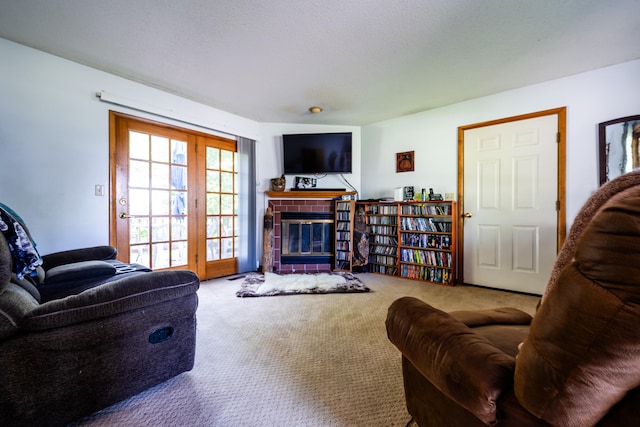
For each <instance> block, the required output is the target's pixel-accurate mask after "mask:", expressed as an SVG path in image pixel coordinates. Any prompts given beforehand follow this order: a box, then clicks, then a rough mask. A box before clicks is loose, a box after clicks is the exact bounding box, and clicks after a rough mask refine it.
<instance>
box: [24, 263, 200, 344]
mask: <svg viewBox="0 0 640 427" xmlns="http://www.w3.org/2000/svg"><path fill="white" fill-rule="evenodd" d="M119 277H122V278H119ZM108 280H109V281H108V283H103V284H100V285H98V286H92V287H91V288H90V289H86V290H84V291H82V292H80V293H78V294H75V295H69V296H67V297H64V298H61V299H55V300H51V301H46V302H44V303H42V304H40V305H39V306H37V307H36V308H35V309H33V310H31V311H30V312H29V313H27V314H26V315H25V317H24V318H23V320H22V323H21V324H20V327H21V328H23V329H25V330H32V331H37V330H46V329H53V328H61V327H64V326H67V325H72V324H75V323H80V322H86V321H89V320H95V319H99V318H103V317H108V316H113V315H116V314H120V313H125V312H127V311H130V310H139V309H144V308H145V307H149V306H151V305H153V304H158V303H161V302H165V301H169V300H172V299H176V298H180V297H183V296H185V295H188V294H191V293H194V292H195V291H197V290H198V286H199V285H200V280H199V279H198V276H197V275H196V274H195V273H193V272H191V271H187V270H167V271H157V272H154V273H145V272H131V273H128V274H123V275H122V276H116V279H115V280H113V281H111V279H108ZM44 288H45V287H43V289H44Z"/></svg>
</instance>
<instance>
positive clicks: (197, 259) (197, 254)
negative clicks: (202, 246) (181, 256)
mask: <svg viewBox="0 0 640 427" xmlns="http://www.w3.org/2000/svg"><path fill="white" fill-rule="evenodd" d="M197 263H198V254H196V264H197Z"/></svg>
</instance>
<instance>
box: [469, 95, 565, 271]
mask: <svg viewBox="0 0 640 427" xmlns="http://www.w3.org/2000/svg"><path fill="white" fill-rule="evenodd" d="M552 115H554V116H557V119H558V135H557V139H556V142H557V144H558V176H557V192H558V194H557V202H556V213H557V219H556V223H557V227H556V252H558V251H559V250H560V248H561V247H562V244H563V243H564V239H565V238H566V227H567V223H566V163H567V162H566V142H567V136H566V135H567V132H566V130H567V129H566V127H567V107H559V108H552V109H549V110H543V111H537V112H534V113H528V114H521V115H517V116H512V117H506V118H502V119H497V120H490V121H487V122H480V123H473V124H470V125H465V126H459V127H458V256H457V259H458V262H457V265H458V266H459V267H458V277H457V281H456V283H459V284H463V283H464V220H463V218H464V217H463V215H464V213H465V212H466V210H465V207H464V133H465V131H467V130H470V129H477V128H481V127H487V126H493V125H499V124H503V123H509V122H517V121H521V120H527V119H532V118H536V117H543V116H552Z"/></svg>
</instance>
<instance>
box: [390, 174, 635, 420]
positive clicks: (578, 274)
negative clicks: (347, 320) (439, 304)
mask: <svg viewBox="0 0 640 427" xmlns="http://www.w3.org/2000/svg"><path fill="white" fill-rule="evenodd" d="M386 326H387V333H388V336H389V339H390V340H391V341H392V342H393V343H394V344H395V345H396V346H397V347H398V349H399V350H400V351H401V352H402V368H403V376H404V386H405V396H406V403H407V409H408V411H409V413H410V414H411V415H412V417H413V418H414V420H415V421H416V422H417V423H418V425H420V426H423V427H424V426H438V427H442V426H465V427H467V426H482V425H495V426H514V427H515V426H517V427H522V426H548V425H553V426H576V427H577V426H580V427H582V426H594V425H597V426H627V425H638V424H639V423H640V412H638V411H637V409H636V408H637V407H639V406H640V173H639V172H632V173H630V174H627V175H624V176H622V177H620V178H617V179H616V180H614V181H611V182H609V183H607V184H605V185H604V186H603V187H601V188H600V189H599V190H598V191H597V192H596V193H595V194H594V195H593V196H592V197H591V198H590V199H589V201H588V202H587V203H586V204H585V206H584V207H583V208H582V210H581V211H580V212H579V213H578V216H577V217H576V220H575V222H574V225H573V226H572V228H571V232H570V234H569V236H568V238H567V241H566V243H565V245H564V246H563V249H562V250H561V252H560V254H559V255H558V259H557V260H556V264H555V266H554V269H553V272H552V274H551V279H550V280H549V283H548V286H547V290H546V292H545V295H544V296H543V298H542V300H541V304H540V306H539V308H538V310H537V311H536V313H535V315H534V317H533V318H531V316H529V315H528V314H526V313H524V312H521V311H520V310H517V309H514V308H503V309H495V310H484V311H458V312H451V313H445V312H443V311H440V310H438V309H436V308H434V307H431V306H430V305H428V304H426V303H424V302H422V301H420V300H418V299H415V298H409V297H405V298H401V299H399V300H397V301H395V302H394V303H393V304H392V305H391V307H390V308H389V313H388V317H387V322H386ZM521 344H522V345H521Z"/></svg>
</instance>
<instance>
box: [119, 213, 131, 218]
mask: <svg viewBox="0 0 640 427" xmlns="http://www.w3.org/2000/svg"><path fill="white" fill-rule="evenodd" d="M119 216H120V218H121V219H127V218H131V215H127V214H126V213H124V212H120V215H119Z"/></svg>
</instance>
